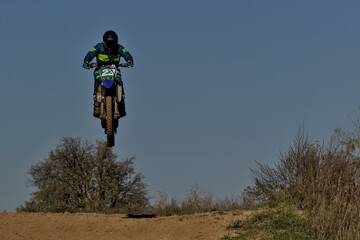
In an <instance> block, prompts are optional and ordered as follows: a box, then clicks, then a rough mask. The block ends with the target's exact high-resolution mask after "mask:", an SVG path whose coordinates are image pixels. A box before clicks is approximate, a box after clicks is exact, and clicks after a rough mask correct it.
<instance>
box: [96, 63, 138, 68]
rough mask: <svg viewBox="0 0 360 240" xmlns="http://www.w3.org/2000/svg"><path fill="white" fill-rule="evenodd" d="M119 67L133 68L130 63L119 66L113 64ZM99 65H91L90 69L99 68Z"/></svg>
mask: <svg viewBox="0 0 360 240" xmlns="http://www.w3.org/2000/svg"><path fill="white" fill-rule="evenodd" d="M112 65H114V66H117V67H125V68H131V67H132V66H131V65H130V64H129V63H120V64H118V65H115V64H112ZM97 67H98V65H97V64H96V63H90V64H89V68H97Z"/></svg>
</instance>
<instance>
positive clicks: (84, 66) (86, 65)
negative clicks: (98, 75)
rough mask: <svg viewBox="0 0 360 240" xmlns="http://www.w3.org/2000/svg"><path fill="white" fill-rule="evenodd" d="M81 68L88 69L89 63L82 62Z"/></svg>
mask: <svg viewBox="0 0 360 240" xmlns="http://www.w3.org/2000/svg"><path fill="white" fill-rule="evenodd" d="M82 67H83V68H85V69H90V65H89V63H88V62H84V64H83V65H82Z"/></svg>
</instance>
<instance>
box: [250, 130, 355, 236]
mask: <svg viewBox="0 0 360 240" xmlns="http://www.w3.org/2000/svg"><path fill="white" fill-rule="evenodd" d="M359 143H360V142H359V136H358V135H355V134H345V133H344V132H342V131H341V130H338V129H337V130H335V133H334V135H333V137H332V139H331V141H330V143H329V144H327V145H325V144H319V143H318V142H313V143H312V142H310V141H309V138H308V137H307V136H306V135H305V134H304V133H303V131H299V132H298V134H297V136H296V138H295V140H294V143H293V144H292V145H291V146H290V147H289V150H288V151H287V152H286V153H285V154H280V158H279V161H278V162H277V163H276V164H275V167H270V166H268V165H263V164H260V163H259V164H258V165H259V169H258V170H253V173H254V183H255V186H254V187H249V188H247V189H246V190H245V192H244V197H245V199H246V201H245V202H247V203H250V204H251V203H255V204H264V203H267V204H268V206H270V207H278V206H281V205H282V204H284V203H286V204H289V205H291V206H293V207H294V208H295V209H296V210H301V212H302V215H303V217H304V219H305V220H306V228H304V230H303V233H304V234H305V233H306V236H307V237H306V239H324V240H325V239H360V235H359V224H360V185H359V180H360V169H359V163H360V162H359ZM299 239H305V237H304V236H302V238H299Z"/></svg>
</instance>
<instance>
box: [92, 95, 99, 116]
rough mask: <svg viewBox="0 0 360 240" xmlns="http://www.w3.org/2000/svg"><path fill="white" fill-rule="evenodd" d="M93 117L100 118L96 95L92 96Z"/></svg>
mask: <svg viewBox="0 0 360 240" xmlns="http://www.w3.org/2000/svg"><path fill="white" fill-rule="evenodd" d="M93 116H94V117H99V116H100V103H99V102H98V101H97V100H96V95H94V112H93Z"/></svg>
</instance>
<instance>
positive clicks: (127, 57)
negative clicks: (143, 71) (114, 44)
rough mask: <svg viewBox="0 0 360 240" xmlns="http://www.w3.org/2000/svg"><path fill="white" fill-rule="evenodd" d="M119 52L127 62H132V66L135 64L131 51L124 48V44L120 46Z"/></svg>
mask: <svg viewBox="0 0 360 240" xmlns="http://www.w3.org/2000/svg"><path fill="white" fill-rule="evenodd" d="M119 53H120V55H121V56H122V57H123V58H124V59H125V61H126V62H128V63H129V62H131V67H133V66H134V59H133V57H132V56H131V54H130V53H129V51H128V50H126V48H124V47H123V46H121V45H120V46H119Z"/></svg>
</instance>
